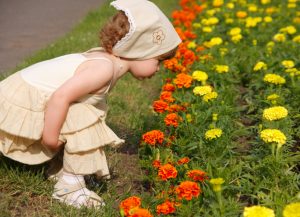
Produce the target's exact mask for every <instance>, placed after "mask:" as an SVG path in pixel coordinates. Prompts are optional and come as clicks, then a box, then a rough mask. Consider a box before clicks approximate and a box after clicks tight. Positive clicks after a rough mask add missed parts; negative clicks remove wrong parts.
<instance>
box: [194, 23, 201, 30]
mask: <svg viewBox="0 0 300 217" xmlns="http://www.w3.org/2000/svg"><path fill="white" fill-rule="evenodd" d="M193 27H194V28H196V29H197V28H200V27H201V23H193Z"/></svg>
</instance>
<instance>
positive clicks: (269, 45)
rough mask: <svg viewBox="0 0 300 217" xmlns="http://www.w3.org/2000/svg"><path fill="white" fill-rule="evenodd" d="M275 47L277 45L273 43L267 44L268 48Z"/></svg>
mask: <svg viewBox="0 0 300 217" xmlns="http://www.w3.org/2000/svg"><path fill="white" fill-rule="evenodd" d="M274 45H275V43H274V42H273V41H270V42H268V43H267V47H268V48H272V47H274Z"/></svg>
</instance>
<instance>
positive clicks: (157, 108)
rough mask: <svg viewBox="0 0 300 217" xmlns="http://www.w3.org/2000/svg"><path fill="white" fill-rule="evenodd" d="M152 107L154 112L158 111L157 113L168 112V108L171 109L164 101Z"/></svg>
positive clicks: (155, 102)
mask: <svg viewBox="0 0 300 217" xmlns="http://www.w3.org/2000/svg"><path fill="white" fill-rule="evenodd" d="M152 106H153V109H154V111H156V112H157V113H163V112H164V111H166V110H168V108H169V105H168V103H166V102H164V101H162V100H157V101H154V102H153V104H152Z"/></svg>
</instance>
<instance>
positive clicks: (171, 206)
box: [156, 200, 175, 215]
mask: <svg viewBox="0 0 300 217" xmlns="http://www.w3.org/2000/svg"><path fill="white" fill-rule="evenodd" d="M174 212H175V203H174V202H171V201H168V200H167V201H165V202H164V203H162V204H159V205H157V206H156V213H157V214H158V215H159V214H164V215H167V214H170V213H174Z"/></svg>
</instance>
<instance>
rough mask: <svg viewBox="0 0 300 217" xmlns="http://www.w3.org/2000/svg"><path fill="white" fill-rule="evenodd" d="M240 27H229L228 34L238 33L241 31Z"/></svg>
mask: <svg viewBox="0 0 300 217" xmlns="http://www.w3.org/2000/svg"><path fill="white" fill-rule="evenodd" d="M241 31H242V30H241V28H239V27H235V28H232V29H230V31H229V32H228V34H229V35H231V36H233V35H238V34H240V33H241Z"/></svg>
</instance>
